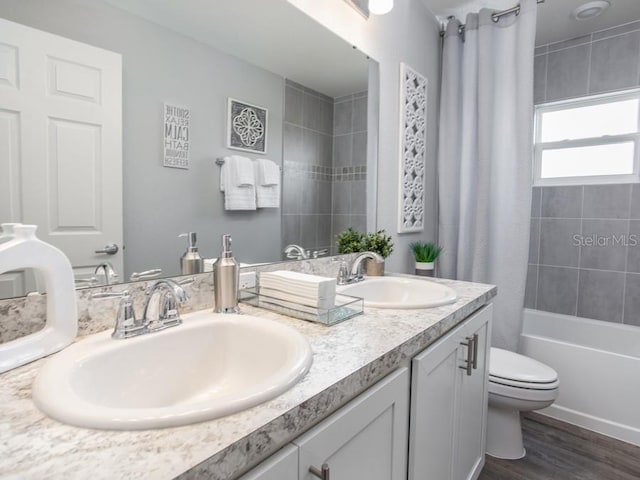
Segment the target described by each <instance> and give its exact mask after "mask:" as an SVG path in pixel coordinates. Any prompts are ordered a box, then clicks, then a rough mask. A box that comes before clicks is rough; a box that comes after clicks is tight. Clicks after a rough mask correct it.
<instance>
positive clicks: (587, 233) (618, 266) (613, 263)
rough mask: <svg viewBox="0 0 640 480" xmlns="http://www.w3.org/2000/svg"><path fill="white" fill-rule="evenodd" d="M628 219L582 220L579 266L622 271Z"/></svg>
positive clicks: (624, 260) (624, 262)
mask: <svg viewBox="0 0 640 480" xmlns="http://www.w3.org/2000/svg"><path fill="white" fill-rule="evenodd" d="M628 233H629V220H583V221H582V242H583V244H584V243H586V245H583V246H581V247H580V268H596V269H599V270H616V271H624V269H625V264H626V258H627V247H626V245H625V244H624V242H625V239H626V236H627V234H628Z"/></svg>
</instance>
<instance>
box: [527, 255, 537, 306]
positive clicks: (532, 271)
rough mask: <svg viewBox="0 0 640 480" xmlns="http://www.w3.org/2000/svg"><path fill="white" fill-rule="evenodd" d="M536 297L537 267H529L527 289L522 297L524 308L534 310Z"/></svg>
mask: <svg viewBox="0 0 640 480" xmlns="http://www.w3.org/2000/svg"><path fill="white" fill-rule="evenodd" d="M537 296H538V266H537V265H529V268H528V269H527V287H526V290H525V295H524V308H536V297H537Z"/></svg>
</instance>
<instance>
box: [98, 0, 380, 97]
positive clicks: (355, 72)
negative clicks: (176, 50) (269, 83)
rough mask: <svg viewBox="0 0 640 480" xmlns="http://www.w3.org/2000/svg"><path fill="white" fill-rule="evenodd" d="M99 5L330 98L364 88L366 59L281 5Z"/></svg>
mask: <svg viewBox="0 0 640 480" xmlns="http://www.w3.org/2000/svg"><path fill="white" fill-rule="evenodd" d="M105 1H106V2H108V3H110V4H112V5H113V6H115V7H118V8H120V9H123V10H126V11H128V12H130V13H133V14H134V15H138V16H140V17H143V18H145V19H147V20H149V21H151V22H154V23H156V24H159V25H161V26H163V27H166V28H168V29H171V30H174V31H176V32H179V33H181V34H184V35H186V36H188V37H191V38H193V39H195V40H198V41H200V42H202V43H205V44H207V45H210V46H212V47H214V48H217V49H218V50H222V51H223V52H226V53H229V54H231V55H234V56H236V57H239V58H241V59H243V60H246V61H247V62H249V63H252V64H254V65H258V66H259V67H262V68H264V69H266V70H268V71H270V72H273V73H276V74H278V75H281V76H283V77H285V78H289V79H291V80H294V81H296V82H298V83H301V84H303V85H305V86H307V87H309V88H313V89H314V90H317V91H319V92H322V93H324V94H325V95H329V96H330V97H339V96H342V95H347V94H350V93H355V92H359V91H363V90H366V88H367V79H368V60H367V58H366V56H365V55H364V54H363V53H362V52H359V51H357V50H354V49H353V48H352V47H351V45H349V44H347V43H346V42H345V41H344V40H342V39H340V38H339V37H337V36H336V35H334V34H332V33H331V32H329V30H327V29H326V28H324V27H323V26H321V25H320V24H318V23H316V22H315V21H314V20H313V19H311V18H310V17H308V16H307V15H305V14H304V13H302V12H301V11H300V10H298V9H297V8H296V7H294V6H293V5H291V4H290V3H289V2H288V1H287V0H259V1H257V0H213V1H212V0H180V1H176V0H105ZM354 15H358V14H357V13H356V12H354ZM114 34H116V33H114Z"/></svg>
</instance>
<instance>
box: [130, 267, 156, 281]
mask: <svg viewBox="0 0 640 480" xmlns="http://www.w3.org/2000/svg"><path fill="white" fill-rule="evenodd" d="M158 275H162V269H161V268H154V269H152V270H145V271H144V272H134V273H132V274H131V277H129V280H131V281H132V282H137V281H139V280H149V279H150V278H155V277H157V276H158Z"/></svg>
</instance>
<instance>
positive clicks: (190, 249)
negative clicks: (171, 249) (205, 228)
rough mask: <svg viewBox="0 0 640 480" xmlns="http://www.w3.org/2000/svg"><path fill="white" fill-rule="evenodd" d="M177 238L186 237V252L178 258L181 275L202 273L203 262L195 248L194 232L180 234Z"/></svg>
mask: <svg viewBox="0 0 640 480" xmlns="http://www.w3.org/2000/svg"><path fill="white" fill-rule="evenodd" d="M178 237H187V243H188V246H187V251H186V252H184V255H182V257H180V271H181V272H182V274H183V275H191V274H194V273H202V270H203V269H204V260H203V259H202V257H201V256H200V254H199V253H198V247H196V232H189V233H181V234H180V235H178Z"/></svg>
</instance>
